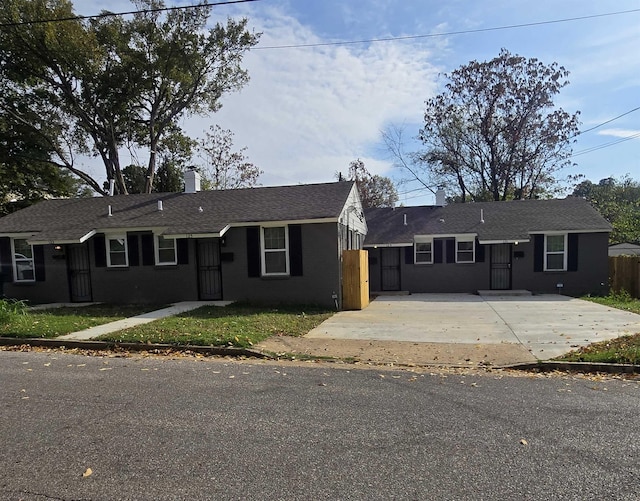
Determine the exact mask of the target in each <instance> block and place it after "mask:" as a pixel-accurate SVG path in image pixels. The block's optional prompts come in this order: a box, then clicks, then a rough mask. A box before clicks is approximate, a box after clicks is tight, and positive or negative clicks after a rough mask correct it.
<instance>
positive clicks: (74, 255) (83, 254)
mask: <svg viewBox="0 0 640 501" xmlns="http://www.w3.org/2000/svg"><path fill="white" fill-rule="evenodd" d="M67 270H68V274H69V295H70V296H71V301H72V302H74V303H82V302H89V301H91V300H92V295H91V268H90V266H89V250H88V248H87V244H70V245H67Z"/></svg>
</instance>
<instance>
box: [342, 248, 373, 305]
mask: <svg viewBox="0 0 640 501" xmlns="http://www.w3.org/2000/svg"><path fill="white" fill-rule="evenodd" d="M368 305H369V258H368V252H367V251H365V250H345V251H342V309H343V310H362V309H364V308H366V307H367V306H368Z"/></svg>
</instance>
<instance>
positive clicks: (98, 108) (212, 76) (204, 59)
mask: <svg viewBox="0 0 640 501" xmlns="http://www.w3.org/2000/svg"><path fill="white" fill-rule="evenodd" d="M133 4H134V6H135V7H136V10H138V11H139V12H137V13H136V14H134V15H133V17H132V18H124V17H123V16H104V17H100V18H97V19H93V20H90V21H86V20H81V19H77V18H75V19H73V17H74V12H73V6H72V4H71V2H69V1H68V0H6V1H5V2H4V4H3V9H2V10H1V11H0V22H2V23H3V24H4V25H5V26H3V29H2V31H1V32H0V69H1V70H2V72H1V73H0V110H1V111H2V113H3V114H4V115H5V116H7V117H8V119H10V120H12V121H14V122H15V123H19V124H21V125H22V126H30V127H31V128H32V130H33V131H34V133H38V134H41V135H42V136H43V140H45V141H46V142H47V143H48V145H49V148H50V149H51V151H53V152H54V153H55V162H54V161H53V160H52V161H51V164H52V165H56V166H57V167H63V168H66V169H68V170H69V171H71V172H72V173H74V174H76V175H77V176H78V177H80V178H81V179H82V180H83V181H84V182H86V183H87V184H88V185H89V186H91V187H92V188H93V189H94V190H95V191H97V192H99V193H102V194H104V195H106V194H108V190H107V189H105V187H104V186H101V185H100V184H99V183H98V182H97V181H96V180H95V179H94V178H93V177H92V176H91V175H89V174H88V173H86V172H84V171H83V170H82V169H81V168H79V167H77V166H76V164H75V162H74V158H75V156H77V154H91V155H94V156H97V157H99V158H100V159H101V160H102V162H103V164H104V167H105V171H106V177H107V179H108V180H114V181H115V186H116V190H115V191H116V193H127V187H126V183H125V179H124V176H123V173H122V168H121V164H120V157H119V152H120V149H121V148H123V147H128V148H131V149H140V150H146V152H147V154H146V155H145V156H146V157H148V159H149V160H148V163H147V165H146V166H145V171H146V172H145V185H144V189H143V191H144V192H150V191H151V189H152V187H153V182H154V177H155V174H156V167H157V163H158V156H159V154H160V152H161V151H162V150H163V149H164V148H165V147H166V146H165V142H166V141H167V140H168V138H170V137H171V136H173V135H174V134H175V133H176V131H179V130H180V126H179V124H180V121H181V119H182V118H183V117H184V116H186V115H188V114H201V113H207V112H215V111H217V110H218V109H219V108H220V106H221V102H220V99H221V97H222V96H223V95H224V94H226V93H228V92H231V91H234V90H238V89H240V88H241V87H242V86H243V85H244V84H246V82H247V81H248V74H247V72H246V71H245V70H243V69H242V68H241V66H240V64H241V62H242V58H243V56H244V54H245V53H246V51H247V50H248V49H249V48H251V47H252V46H253V45H255V44H256V43H257V41H258V35H256V34H252V33H250V32H249V31H248V30H247V29H246V24H247V21H246V19H241V20H239V21H235V20H232V19H228V20H227V22H226V24H225V25H223V24H220V23H217V24H216V25H215V26H214V27H213V28H212V29H209V30H207V29H206V25H207V22H208V19H209V14H210V10H211V7H210V6H205V5H201V6H198V7H195V8H189V9H175V10H171V11H169V12H161V11H159V10H158V9H160V8H162V7H164V3H163V2H162V1H161V0H133ZM63 18H64V19H68V18H72V19H71V20H65V21H60V22H40V23H32V22H31V21H34V20H43V19H63ZM7 91H10V92H7ZM7 95H9V96H11V97H12V99H7V98H6V97H5V96H7Z"/></svg>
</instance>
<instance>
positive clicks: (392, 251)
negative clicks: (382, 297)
mask: <svg viewBox="0 0 640 501" xmlns="http://www.w3.org/2000/svg"><path fill="white" fill-rule="evenodd" d="M380 270H381V273H382V277H381V285H382V290H383V291H399V290H400V248H399V247H383V248H382V249H380Z"/></svg>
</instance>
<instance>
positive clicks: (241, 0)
mask: <svg viewBox="0 0 640 501" xmlns="http://www.w3.org/2000/svg"><path fill="white" fill-rule="evenodd" d="M259 1H260V0H223V1H221V2H215V3H202V4H196V5H180V6H172V7H159V8H157V9H141V10H131V11H128V12H102V13H101V14H93V15H90V16H69V17H59V18H54V19H34V20H32V21H19V22H14V23H0V28H10V27H16V26H27V25H33V24H47V23H61V22H64V21H82V20H85V19H102V18H105V17H117V16H126V15H129V14H150V13H153V12H167V11H172V10H186V9H197V8H199V7H216V6H220V5H231V4H236V3H247V2H259Z"/></svg>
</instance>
